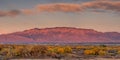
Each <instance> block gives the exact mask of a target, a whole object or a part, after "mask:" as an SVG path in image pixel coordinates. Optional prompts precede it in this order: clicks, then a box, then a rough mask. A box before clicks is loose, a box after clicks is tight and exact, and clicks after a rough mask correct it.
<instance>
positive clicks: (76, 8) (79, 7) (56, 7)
mask: <svg viewBox="0 0 120 60" xmlns="http://www.w3.org/2000/svg"><path fill="white" fill-rule="evenodd" d="M88 9H93V10H91V11H92V12H94V11H97V10H99V9H100V11H101V10H105V11H112V12H120V1H112V0H95V1H89V2H83V3H80V4H75V3H74V4H73V3H54V4H39V5H36V6H35V7H34V8H32V9H21V10H10V11H0V17H3V16H16V15H20V14H27V15H29V14H33V13H36V12H37V13H41V12H72V13H75V12H84V11H86V10H88Z"/></svg>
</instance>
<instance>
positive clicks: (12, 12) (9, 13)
mask: <svg viewBox="0 0 120 60" xmlns="http://www.w3.org/2000/svg"><path fill="white" fill-rule="evenodd" d="M21 13H22V12H21V11H19V10H10V11H0V17H4V16H16V15H19V14H21Z"/></svg>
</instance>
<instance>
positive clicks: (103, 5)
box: [82, 1, 120, 12]
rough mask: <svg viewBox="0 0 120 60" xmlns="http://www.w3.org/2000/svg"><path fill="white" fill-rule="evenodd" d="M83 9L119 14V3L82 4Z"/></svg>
mask: <svg viewBox="0 0 120 60" xmlns="http://www.w3.org/2000/svg"><path fill="white" fill-rule="evenodd" d="M82 7H84V9H103V10H109V11H114V12H120V1H117V2H115V1H100V2H97V1H95V2H87V3H83V4H82Z"/></svg>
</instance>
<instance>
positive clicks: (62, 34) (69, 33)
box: [0, 27, 120, 43]
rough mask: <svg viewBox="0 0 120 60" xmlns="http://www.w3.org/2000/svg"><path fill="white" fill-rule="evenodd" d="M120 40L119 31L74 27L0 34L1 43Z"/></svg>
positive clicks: (35, 29)
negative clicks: (99, 30)
mask: <svg viewBox="0 0 120 60" xmlns="http://www.w3.org/2000/svg"><path fill="white" fill-rule="evenodd" d="M85 42H120V33H118V32H98V31H95V30H93V29H83V28H73V27H53V28H42V29H39V28H34V29H29V30H24V31H20V32H14V33H9V34H2V35H0V43H85Z"/></svg>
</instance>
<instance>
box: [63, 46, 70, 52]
mask: <svg viewBox="0 0 120 60" xmlns="http://www.w3.org/2000/svg"><path fill="white" fill-rule="evenodd" d="M64 51H65V53H71V52H72V48H71V47H70V46H66V47H64Z"/></svg>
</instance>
